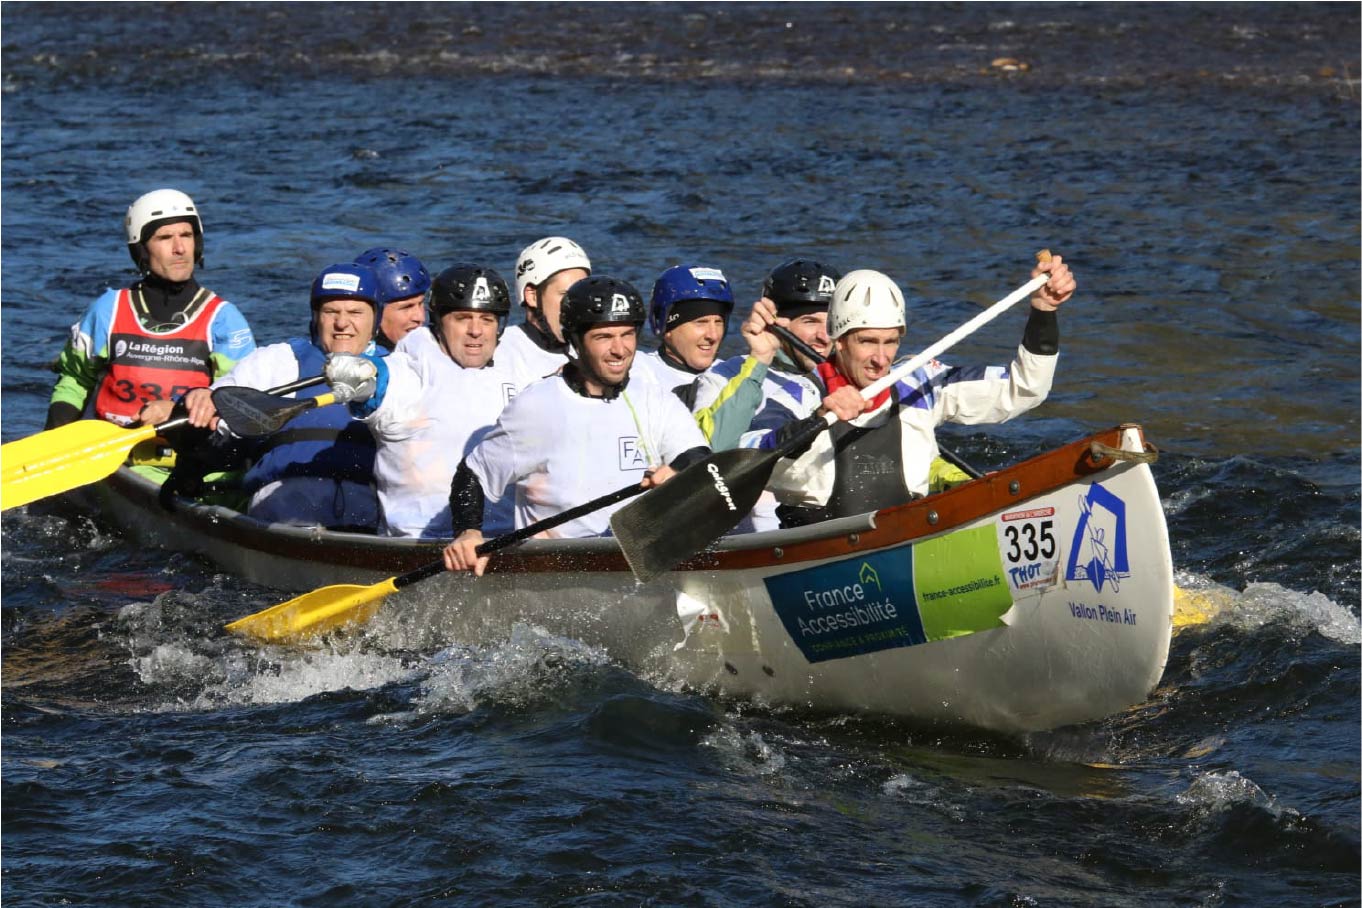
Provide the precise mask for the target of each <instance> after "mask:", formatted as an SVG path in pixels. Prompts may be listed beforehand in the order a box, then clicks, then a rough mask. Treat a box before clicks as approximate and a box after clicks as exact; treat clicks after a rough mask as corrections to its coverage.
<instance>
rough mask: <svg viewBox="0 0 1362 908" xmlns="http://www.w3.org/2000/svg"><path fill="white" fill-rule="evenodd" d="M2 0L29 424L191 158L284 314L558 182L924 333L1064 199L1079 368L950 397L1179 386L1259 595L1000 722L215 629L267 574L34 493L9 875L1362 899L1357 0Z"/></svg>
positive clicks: (502, 890)
mask: <svg viewBox="0 0 1362 908" xmlns="http://www.w3.org/2000/svg"><path fill="white" fill-rule="evenodd" d="M0 19H2V22H0V25H2V26H3V30H2V34H0V40H2V41H3V58H2V60H0V63H2V64H3V66H2V69H3V73H0V79H2V84H0V90H2V91H3V94H0V103H3V118H0V139H2V143H3V144H2V146H0V150H2V151H3V156H2V158H0V176H2V177H3V210H2V212H0V221H2V226H3V231H2V232H0V250H3V258H2V259H0V276H2V278H3V306H2V307H0V317H2V318H3V334H4V341H5V343H4V347H3V355H2V357H0V364H2V365H3V408H4V417H5V418H4V421H3V430H2V431H3V437H4V439H5V440H6V441H9V440H13V439H15V438H19V437H23V436H25V435H28V434H31V433H32V432H34V431H37V430H38V429H39V428H41V424H42V418H43V413H44V411H45V408H46V402H47V395H48V393H49V391H50V387H51V383H52V381H53V377H52V375H51V373H50V372H49V371H48V370H47V365H48V363H49V362H50V361H51V359H52V357H53V356H55V354H56V352H57V351H58V349H59V348H60V345H61V343H62V341H63V338H64V337H65V333H66V331H67V329H68V327H69V325H70V324H71V323H72V322H73V321H74V320H75V319H76V318H77V317H78V315H79V313H80V311H81V310H82V308H83V307H84V306H85V305H86V304H87V303H88V302H89V301H90V300H91V299H93V298H94V297H95V296H96V295H98V293H100V292H101V291H102V290H103V289H104V288H105V287H106V286H109V285H116V284H117V283H118V282H121V281H124V280H126V279H127V278H128V277H129V265H130V263H129V261H128V259H127V255H126V252H125V250H124V247H123V240H122V237H121V219H122V213H123V210H124V209H125V207H126V206H127V204H128V202H129V201H131V199H132V198H134V197H135V196H136V195H138V194H140V193H141V192H144V191H146V190H149V189H151V188H155V187H158V186H162V185H173V186H177V187H179V188H182V189H185V190H186V191H188V192H190V193H191V195H193V196H194V197H195V199H196V200H197V201H198V203H199V205H200V208H201V210H202V211H203V213H204V219H205V222H206V225H207V234H208V249H207V266H208V267H207V268H206V269H205V270H204V271H203V272H201V277H202V280H203V282H204V283H205V284H207V285H208V286H211V287H213V288H214V289H215V290H218V291H219V292H220V293H222V294H223V295H225V296H227V297H228V298H229V299H232V300H233V301H235V302H237V303H238V305H239V306H240V307H241V308H242V310H243V311H244V312H245V314H246V316H247V317H248V319H249V320H250V321H251V323H252V325H253V327H254V329H255V332H256V335H257V338H258V339H260V340H262V341H265V342H270V341H276V340H280V339H283V338H284V337H286V336H289V335H291V334H293V333H296V332H297V331H298V330H299V328H300V326H301V325H302V324H303V321H304V319H305V318H306V293H307V287H308V284H309V282H310V280H311V278H312V276H313V275H314V274H315V272H316V271H317V270H318V269H319V268H321V267H323V266H325V265H326V264H328V263H330V262H332V261H336V260H345V259H348V258H350V257H352V256H353V255H354V254H355V253H357V252H359V251H361V250H363V249H365V248H368V247H370V246H374V245H380V244H393V245H400V246H404V247H406V248H408V249H410V250H411V251H413V252H415V253H416V254H418V255H420V256H422V257H423V258H424V259H425V260H426V262H427V263H428V264H431V265H433V267H434V268H436V269H438V268H441V267H444V266H445V265H448V264H451V263H453V262H455V261H460V260H475V261H483V262H486V263H488V264H491V265H493V266H494V267H498V268H500V269H501V270H502V271H503V273H510V271H511V268H512V265H513V263H514V259H515V255H516V252H517V251H518V250H519V249H520V248H521V247H522V246H523V245H524V244H525V243H527V242H529V241H531V240H533V239H536V238H538V237H540V236H543V235H546V234H551V233H565V234H568V235H571V236H573V237H575V238H577V239H578V240H579V241H580V242H582V244H583V245H584V246H586V248H587V249H588V250H589V251H590V253H591V255H592V258H593V260H595V261H596V262H597V263H598V270H601V271H608V272H610V273H614V274H617V275H619V276H622V277H625V278H627V279H629V280H631V281H633V282H635V283H636V284H638V285H639V286H641V287H645V288H646V287H648V286H650V285H651V282H652V280H653V278H654V277H655V276H656V274H657V273H658V272H660V271H661V270H662V269H663V268H665V267H667V266H668V265H670V264H673V263H675V262H676V261H680V260H687V259H694V260H698V261H704V262H707V263H714V264H717V265H719V266H721V267H722V268H724V270H725V271H726V272H727V273H728V274H729V276H730V278H731V279H732V281H733V283H734V285H735V287H736V289H737V290H738V291H739V293H740V295H741V296H742V298H744V299H751V298H754V296H755V294H756V291H757V290H758V288H759V285H760V280H761V278H762V276H763V275H764V273H765V272H766V271H767V270H768V269H769V268H771V267H772V266H773V265H775V264H777V263H778V262H780V261H782V260H783V259H785V258H787V257H790V256H791V255H794V254H808V255H815V256H817V257H820V258H823V259H825V260H827V261H830V262H832V263H834V264H836V265H839V266H840V267H842V268H843V269H850V268H855V267H873V268H878V269H881V270H884V271H887V272H888V273H890V274H891V275H893V276H894V277H896V278H897V279H898V280H899V281H900V282H901V283H902V284H903V286H904V288H905V291H906V292H907V295H908V297H909V299H910V305H911V316H910V333H911V334H912V335H913V336H914V337H918V338H921V339H922V342H924V343H925V342H927V341H929V340H931V339H935V338H936V337H938V336H940V335H941V334H944V333H945V331H947V330H949V329H950V328H952V327H954V326H955V325H956V324H959V323H960V322H962V321H963V320H964V319H965V318H967V317H969V316H970V315H972V314H973V313H974V312H975V311H977V309H978V307H979V306H980V305H981V304H983V303H986V302H989V301H992V300H995V299H997V298H999V297H1001V296H1002V295H1003V294H1004V293H1005V292H1007V291H1008V290H1010V289H1011V288H1012V287H1014V286H1015V285H1017V284H1019V283H1021V282H1022V280H1024V278H1025V275H1026V272H1027V269H1028V264H1027V263H1028V261H1029V259H1030V256H1031V253H1032V252H1033V251H1034V250H1035V249H1037V248H1040V247H1042V246H1047V247H1050V248H1052V249H1054V250H1056V251H1059V252H1062V253H1064V254H1065V255H1066V257H1067V258H1068V260H1069V261H1070V262H1071V263H1072V264H1073V266H1074V269H1075V272H1076V273H1077V275H1078V278H1079V281H1080V285H1081V289H1080V291H1079V294H1078V295H1077V296H1076V297H1075V299H1074V300H1073V301H1072V303H1070V304H1069V305H1068V306H1066V308H1065V311H1064V316H1063V353H1062V356H1061V363H1060V370H1059V376H1058V378H1057V381H1056V387H1055V391H1054V393H1053V395H1052V396H1051V398H1050V400H1049V401H1048V402H1047V403H1046V404H1045V405H1044V406H1043V407H1042V408H1041V409H1040V410H1038V411H1037V412H1036V413H1034V414H1032V415H1030V416H1028V417H1027V418H1025V419H1023V420H1020V421H1018V422H1015V423H1011V424H1008V425H1005V426H1001V427H996V428H990V429H989V430H988V431H986V432H985V431H949V430H948V431H947V433H946V437H948V438H949V440H950V441H951V442H952V443H954V445H955V446H956V447H957V448H958V449H959V450H960V452H961V453H962V454H964V455H965V456H966V457H968V458H970V459H972V460H975V461H977V462H978V463H979V464H980V465H981V466H994V465H998V464H1002V463H1008V462H1011V461H1014V460H1017V459H1020V458H1022V457H1025V456H1030V455H1032V454H1035V453H1038V452H1039V451H1042V450H1044V449H1046V448H1049V447H1052V446H1054V445H1056V444H1058V443H1062V442H1066V441H1070V440H1072V439H1074V438H1076V437H1078V436H1080V435H1082V434H1083V433H1084V432H1085V431H1086V430H1089V429H1096V428H1101V427H1105V426H1108V425H1113V424H1116V423H1118V422H1124V421H1137V422H1140V423H1142V424H1143V425H1144V426H1145V427H1146V431H1147V432H1148V434H1149V436H1150V437H1151V439H1152V440H1154V441H1155V442H1156V443H1158V444H1159V446H1160V447H1161V448H1162V450H1163V452H1164V453H1163V457H1162V459H1161V460H1160V461H1159V463H1158V464H1157V465H1156V467H1155V476H1156V479H1157V481H1158V482H1159V485H1160V489H1161V492H1162V495H1163V496H1164V504H1165V509H1166V511H1167V514H1168V519H1169V527H1170V533H1171V536H1172V541H1173V557H1174V562H1175V563H1176V565H1177V566H1178V568H1179V569H1180V573H1179V583H1180V584H1181V585H1183V586H1187V587H1192V588H1200V587H1213V588H1216V589H1218V590H1220V591H1221V592H1222V593H1223V594H1224V595H1225V596H1226V598H1227V601H1228V602H1229V608H1228V609H1227V610H1226V611H1225V612H1224V613H1223V614H1222V615H1221V616H1220V617H1218V618H1216V619H1215V620H1214V621H1212V622H1211V623H1210V624H1208V625H1205V626H1200V627H1196V628H1192V629H1189V630H1186V631H1183V632H1180V633H1179V634H1178V635H1177V636H1176V637H1175V639H1174V644H1173V652H1172V654H1171V657H1170V662H1169V668H1168V671H1167V673H1166V675H1165V678H1164V680H1163V683H1162V684H1161V685H1160V687H1159V689H1158V690H1157V691H1156V692H1155V694H1154V695H1153V696H1152V698H1151V700H1150V702H1149V703H1147V704H1145V705H1144V706H1142V707H1139V708H1136V709H1134V710H1131V711H1130V712H1128V713H1125V714H1122V715H1118V716H1114V717H1111V718H1110V719H1108V720H1106V721H1102V722H1096V723H1091V724H1089V725H1085V726H1082V727H1078V728H1070V729H1063V730H1060V731H1057V732H1053V733H1048V734H1037V735H1031V736H1027V737H1025V738H1021V739H1010V738H1009V739H1000V738H996V737H993V736H988V735H980V734H973V733H969V732H964V731H958V730H943V729H936V728H924V727H919V726H914V725H911V724H908V723H901V722H893V721H887V720H882V719H873V718H866V717H857V716H825V715H822V716H820V715H806V714H802V713H800V712H797V711H790V710H772V709H768V708H762V707H760V706H756V705H752V704H744V703H732V702H719V701H715V700H712V699H708V698H705V697H702V696H699V695H697V694H695V693H692V692H689V691H683V690H675V689H671V688H670V687H669V686H667V685H665V684H663V683H660V682H659V681H658V680H657V679H650V678H647V677H639V676H636V675H633V674H631V673H629V672H626V671H625V670H623V669H621V668H619V667H618V666H616V665H614V664H612V663H611V662H610V661H609V660H608V659H606V658H605V657H604V656H603V654H601V653H599V652H596V651H593V650H591V649H589V648H586V647H583V646H582V645H581V644H579V643H576V642H574V641H572V640H570V639H562V638H551V637H548V636H546V635H545V634H543V633H542V632H540V631H538V630H537V629H535V628H530V627H526V628H523V629H522V630H521V632H520V633H519V634H518V635H517V636H516V637H515V638H513V639H511V640H509V641H507V642H505V643H504V644H502V645H499V646H496V647H482V648H480V647H469V646H465V645H461V644H460V641H449V643H450V646H449V648H448V649H444V650H441V651H439V652H413V651H391V650H387V649H384V648H383V647H379V646H374V645H368V646H366V645H359V646H356V647H352V648H347V649H327V650H316V651H302V652H298V651H295V652H281V651H263V650H259V649H256V648H253V647H251V646H248V645H246V644H244V643H241V642H239V641H236V640H234V639H230V638H228V637H226V636H224V635H223V634H222V633H221V631H220V630H219V627H220V625H221V623H222V621H223V620H225V619H227V618H230V617H236V616H238V615H241V614H245V613H247V612H251V611H255V610H257V609H258V608H260V607H263V606H264V605H266V604H269V603H270V602H273V601H277V599H278V598H279V595H278V593H277V592H275V591H271V590H265V589H260V588H256V587H252V586H250V585H248V584H243V583H241V582H240V581H239V580H237V579H235V578H233V577H231V576H227V575H223V574H220V573H217V572H215V570H214V568H213V567H212V566H211V565H210V564H208V563H206V562H204V561H201V560H198V559H194V558H189V557H186V556H182V555H175V554H168V553H165V552H161V551H155V550H145V549H143V548H141V547H139V546H136V545H134V544H131V543H130V542H128V541H126V540H124V539H123V538H121V537H120V536H118V535H117V534H115V533H112V532H110V531H109V530H108V529H107V528H105V527H102V526H101V525H100V524H98V523H97V522H96V521H94V520H93V519H91V518H89V517H79V518H75V517H60V516H52V515H46V514H43V513H39V511H38V510H37V509H34V510H32V511H30V510H19V511H15V512H10V513H7V514H6V515H5V517H4V521H3V561H2V562H0V564H2V565H3V607H2V609H0V615H2V616H3V625H2V630H3V638H2V641H0V642H2V643H3V745H4V751H3V777H2V779H0V794H2V795H3V808H4V809H3V846H2V847H3V870H2V871H0V873H2V874H3V876H2V877H0V888H2V890H3V896H4V898H5V900H6V902H7V903H9V904H14V905H48V904H145V905H157V904H165V905H184V904H261V905H266V904H268V905H277V904H292V905H312V904H323V903H324V904H373V905H400V904H416V903H425V902H431V901H437V900H442V901H447V902H450V903H454V904H498V905H499V904H526V905H531V904H536V905H537V904H543V905H549V904H553V905H558V904H573V905H586V904H591V905H615V904H618V905H637V904H657V905H673V904H678V905H681V904H684V905H691V904H694V905H733V904H747V905H809V906H814V905H840V904H846V905H852V904H857V905H863V904H870V905H889V904H897V905H1045V906H1049V905H1165V904H1179V905H1205V906H1215V905H1231V904H1261V905H1345V904H1356V903H1357V901H1358V867H1359V830H1358V826H1359V823H1358V816H1359V778H1358V777H1359V759H1358V754H1359V711H1358V702H1359V641H1360V639H1362V635H1359V630H1358V606H1359V589H1358V583H1359V575H1360V573H1362V571H1360V564H1362V562H1360V559H1359V510H1358V508H1359V456H1358V431H1359V430H1358V418H1359V371H1358V370H1359V333H1358V329H1359V281H1358V275H1359V253H1358V249H1359V235H1358V199H1359V153H1358V134H1359V105H1358V97H1359V95H1358V83H1357V77H1358V73H1359V61H1358V41H1357V35H1358V28H1359V19H1358V7H1357V6H1356V4H1323V5H1310V4H1207V5H1200V4H1176V5H1175V4H1150V5H1145V4H1120V5H1108V4H1036V5H1032V4H1008V5H994V4H964V5H959V4H921V5H909V6H904V5H898V4H848V5H841V4H755V5H713V4H647V5H624V4H564V3H550V4H534V5H519V4H486V5H484V4H393V5H387V4H367V3H364V4H343V5H331V4H296V5H291V4H279V5H275V4H248V3H234V4H183V5H180V4H137V5H113V4H76V5H64V4H30V3H10V2H7V3H5V4H4V5H3V6H0ZM1002 58H1011V59H1012V60H1014V61H1016V62H1015V63H1010V64H1009V63H997V61H999V60H1001V59H1002ZM995 64H996V65H995ZM1019 329H1020V319H1019V318H1018V319H1013V320H1009V319H1007V318H1004V319H1002V320H1001V321H1000V322H998V323H995V325H993V326H990V327H989V328H988V329H986V330H985V331H982V332H980V333H979V334H978V335H975V336H974V337H972V338H970V339H969V340H968V341H967V342H966V343H964V344H962V345H961V346H960V347H959V348H957V349H956V350H955V351H953V352H952V354H951V359H953V360H955V361H961V362H966V361H987V362H994V361H998V362H1001V361H1005V359H1004V357H1006V356H1007V355H1008V352H1009V351H1010V349H1011V347H1012V345H1014V344H1015V343H1016V335H1017V332H1018V331H1019ZM734 349H736V348H734Z"/></svg>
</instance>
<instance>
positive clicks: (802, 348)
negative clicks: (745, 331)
mask: <svg viewBox="0 0 1362 908" xmlns="http://www.w3.org/2000/svg"><path fill="white" fill-rule="evenodd" d="M766 330H767V331H770V332H771V333H772V334H774V335H775V336H776V337H778V338H780V339H781V340H783V341H785V343H787V344H789V345H790V346H791V347H794V348H795V351H796V352H798V353H799V354H801V355H803V356H807V357H808V358H809V360H810V361H811V362H815V363H821V362H824V357H823V354H821V353H819V352H818V351H817V350H815V349H814V348H813V347H810V346H809V345H808V344H806V343H804V342H803V341H802V340H800V339H799V338H797V337H795V333H794V332H793V331H791V330H790V329H789V328H786V327H785V326H784V325H767V326H766Z"/></svg>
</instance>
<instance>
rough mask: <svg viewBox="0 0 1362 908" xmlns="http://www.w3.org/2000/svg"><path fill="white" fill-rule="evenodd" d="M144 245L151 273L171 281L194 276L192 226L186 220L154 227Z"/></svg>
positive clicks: (176, 281) (183, 279)
mask: <svg viewBox="0 0 1362 908" xmlns="http://www.w3.org/2000/svg"><path fill="white" fill-rule="evenodd" d="M145 245H146V247H147V267H148V268H150V269H151V273H152V274H154V275H156V276H157V277H160V278H163V279H164V280H167V281H170V282H172V283H179V282H181V281H187V280H189V279H190V278H191V277H193V276H194V228H193V226H191V225H190V224H189V223H188V222H186V221H181V222H180V223H178V224H165V225H163V226H161V227H158V228H156V232H155V233H153V234H152V235H151V236H149V237H147V242H146V244H145Z"/></svg>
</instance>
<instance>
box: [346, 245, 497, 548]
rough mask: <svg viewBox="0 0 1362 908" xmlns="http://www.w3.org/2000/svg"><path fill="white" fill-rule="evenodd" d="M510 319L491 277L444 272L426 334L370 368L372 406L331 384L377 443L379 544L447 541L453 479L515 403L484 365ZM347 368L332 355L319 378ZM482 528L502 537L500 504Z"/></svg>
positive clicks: (471, 269)
mask: <svg viewBox="0 0 1362 908" xmlns="http://www.w3.org/2000/svg"><path fill="white" fill-rule="evenodd" d="M510 312H511V295H510V293H509V292H508V290H507V289H506V282H505V281H504V280H502V278H501V275H499V274H497V272H496V271H494V270H492V269H491V268H485V267H483V266H481V265H474V264H459V265H453V266H451V267H449V268H446V269H445V270H444V271H441V272H440V273H439V274H438V275H436V277H435V281H434V283H433V284H432V286H431V292H430V316H431V321H430V325H429V326H427V327H424V328H420V329H418V330H416V331H412V332H411V333H410V334H408V335H407V336H406V337H404V338H403V339H402V340H401V341H400V342H399V343H398V344H397V347H396V349H395V350H394V351H393V353H392V355H390V356H387V357H382V358H374V360H373V362H374V365H375V368H376V380H375V382H374V384H373V389H374V393H373V394H372V396H368V395H364V394H363V392H362V390H361V389H360V388H354V389H342V388H341V387H340V386H339V384H338V383H337V382H336V381H335V380H333V387H334V388H336V389H337V390H343V391H346V392H347V393H345V396H348V397H349V398H350V404H349V406H350V412H351V414H352V415H354V416H356V417H358V418H360V419H363V420H364V422H365V423H366V424H367V425H368V426H369V429H370V431H372V432H373V435H374V438H375V440H376V441H377V443H378V454H377V456H376V457H375V459H374V480H375V483H376V484H377V487H378V500H379V504H380V506H381V507H380V511H381V515H380V522H379V528H378V531H379V533H380V534H382V535H387V536H416V537H424V538H428V539H429V538H446V539H447V538H449V537H450V536H452V535H453V532H452V528H451V526H450V516H449V485H450V481H451V479H452V478H453V476H454V470H455V469H456V468H457V467H458V465H459V462H460V461H462V460H463V458H464V455H465V454H467V453H468V452H469V451H470V450H472V448H473V446H474V445H475V444H476V443H477V442H478V441H481V440H482V438H483V436H485V435H486V434H487V433H488V432H490V431H491V430H492V426H493V425H495V424H496V421H497V417H498V416H500V415H501V411H502V409H503V408H504V407H505V406H506V404H507V403H509V402H510V400H511V398H512V397H513V396H514V395H515V391H516V386H515V381H514V379H513V377H512V376H511V374H510V373H509V372H508V371H507V370H506V369H504V368H502V367H500V365H499V364H498V363H497V362H496V361H495V360H494V355H495V353H496V351H497V338H498V336H499V335H500V334H501V331H502V329H503V328H504V327H505V324H506V318H507V316H509V315H510ZM385 314H386V312H385ZM347 359H348V357H347V356H346V355H344V354H335V355H333V356H332V357H331V358H330V360H329V361H328V363H327V366H326V375H327V376H328V378H331V377H332V376H349V375H351V374H352V373H353V370H354V369H355V368H357V367H355V366H354V365H353V364H351V363H349V362H347ZM361 384H363V382H362V383H361ZM365 387H367V385H365ZM483 526H484V527H486V528H487V529H488V530H489V531H494V532H504V531H506V530H509V529H511V501H510V498H509V496H505V498H504V500H503V501H502V502H500V506H499V507H498V508H495V509H491V510H489V513H488V514H487V515H485V516H484V519H483Z"/></svg>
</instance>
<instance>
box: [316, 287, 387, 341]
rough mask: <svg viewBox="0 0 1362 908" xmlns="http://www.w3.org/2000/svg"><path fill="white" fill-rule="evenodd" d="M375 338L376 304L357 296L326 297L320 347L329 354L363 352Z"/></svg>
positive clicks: (320, 320) (319, 328) (319, 327)
mask: <svg viewBox="0 0 1362 908" xmlns="http://www.w3.org/2000/svg"><path fill="white" fill-rule="evenodd" d="M373 338H374V307H373V306H371V305H369V304H368V303H366V302H364V300H355V299H334V300H323V301H322V304H321V306H320V307H318V309H317V346H319V347H321V348H322V350H323V351H324V352H326V353H363V352H364V351H365V349H366V348H367V347H368V346H369V341H371V340H373Z"/></svg>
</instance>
